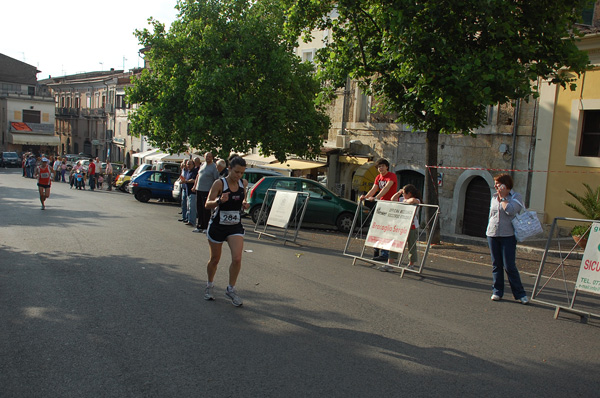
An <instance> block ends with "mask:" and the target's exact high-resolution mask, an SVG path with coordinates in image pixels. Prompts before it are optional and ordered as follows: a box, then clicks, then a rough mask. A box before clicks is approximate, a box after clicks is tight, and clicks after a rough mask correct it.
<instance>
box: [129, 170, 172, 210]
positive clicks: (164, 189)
mask: <svg viewBox="0 0 600 398" xmlns="http://www.w3.org/2000/svg"><path fill="white" fill-rule="evenodd" d="M178 178H179V174H176V173H171V172H170V171H157V170H146V171H144V172H142V173H141V174H138V175H137V176H135V177H134V178H132V179H131V182H130V183H129V187H128V188H127V189H128V191H129V192H130V193H132V194H133V196H134V197H135V198H136V199H137V200H139V201H140V202H144V203H145V202H148V201H149V200H150V199H167V200H171V196H172V191H173V184H174V183H175V181H176V180H177V179H178Z"/></svg>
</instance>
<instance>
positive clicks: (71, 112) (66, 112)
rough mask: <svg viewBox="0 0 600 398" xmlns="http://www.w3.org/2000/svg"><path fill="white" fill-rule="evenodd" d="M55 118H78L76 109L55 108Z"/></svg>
mask: <svg viewBox="0 0 600 398" xmlns="http://www.w3.org/2000/svg"><path fill="white" fill-rule="evenodd" d="M55 113H56V116H79V109H78V108H56V112H55Z"/></svg>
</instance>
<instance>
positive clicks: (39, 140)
mask: <svg viewBox="0 0 600 398" xmlns="http://www.w3.org/2000/svg"><path fill="white" fill-rule="evenodd" d="M12 143H13V144H18V145H47V146H58V145H60V138H59V137H58V136H56V135H45V134H31V133H23V134H18V133H12Z"/></svg>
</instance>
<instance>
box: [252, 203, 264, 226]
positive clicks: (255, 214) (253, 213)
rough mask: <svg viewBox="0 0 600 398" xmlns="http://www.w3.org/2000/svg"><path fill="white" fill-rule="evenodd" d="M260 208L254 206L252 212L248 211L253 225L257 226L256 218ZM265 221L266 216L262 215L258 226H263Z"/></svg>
mask: <svg viewBox="0 0 600 398" xmlns="http://www.w3.org/2000/svg"><path fill="white" fill-rule="evenodd" d="M260 209H261V206H254V208H253V209H252V210H250V218H252V222H254V224H258V223H259V222H258V216H259V215H260ZM266 221H267V215H266V214H263V216H262V219H261V221H260V224H264V223H265V222H266Z"/></svg>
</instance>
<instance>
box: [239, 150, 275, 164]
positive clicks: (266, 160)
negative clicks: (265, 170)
mask: <svg viewBox="0 0 600 398" xmlns="http://www.w3.org/2000/svg"><path fill="white" fill-rule="evenodd" d="M244 159H245V160H246V164H248V166H254V165H258V164H270V163H274V162H277V158H276V157H275V156H268V157H264V156H262V155H259V154H258V153H253V154H250V155H246V156H244Z"/></svg>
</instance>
